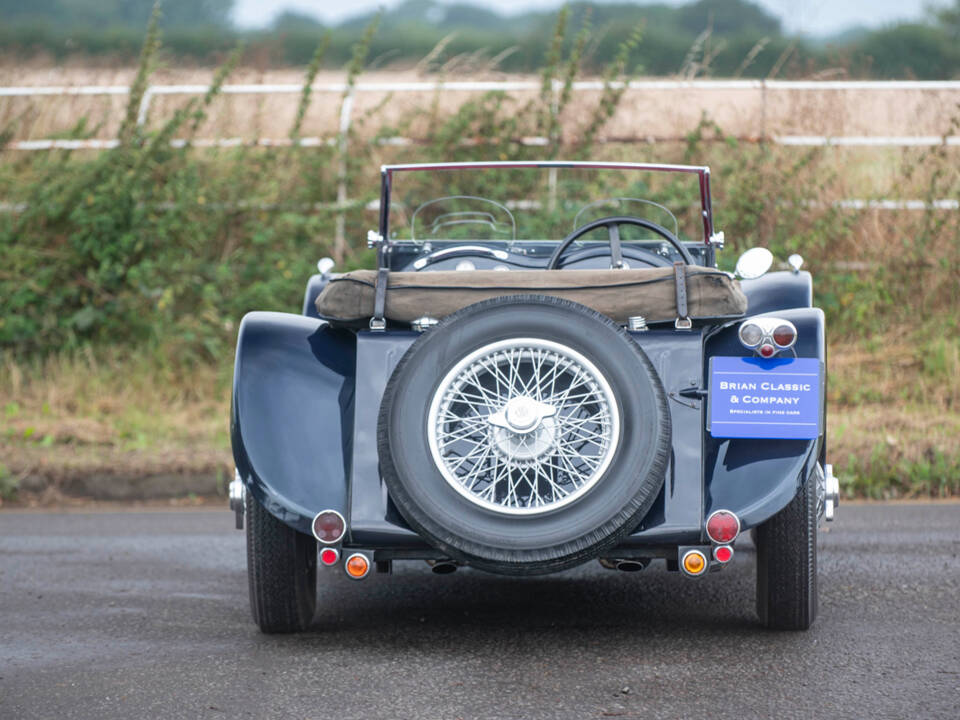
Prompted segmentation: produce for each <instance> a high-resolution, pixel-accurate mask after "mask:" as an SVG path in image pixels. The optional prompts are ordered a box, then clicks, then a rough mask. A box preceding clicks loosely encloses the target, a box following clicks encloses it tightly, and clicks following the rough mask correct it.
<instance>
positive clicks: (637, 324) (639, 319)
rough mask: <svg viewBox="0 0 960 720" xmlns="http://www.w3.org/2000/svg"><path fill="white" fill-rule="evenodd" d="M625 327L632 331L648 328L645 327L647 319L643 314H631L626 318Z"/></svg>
mask: <svg viewBox="0 0 960 720" xmlns="http://www.w3.org/2000/svg"><path fill="white" fill-rule="evenodd" d="M627 329H628V330H632V331H633V332H642V331H644V330H649V328H648V327H647V319H646V318H645V317H644V316H643V315H631V316H630V317H628V318H627Z"/></svg>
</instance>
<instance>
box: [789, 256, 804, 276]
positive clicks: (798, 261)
mask: <svg viewBox="0 0 960 720" xmlns="http://www.w3.org/2000/svg"><path fill="white" fill-rule="evenodd" d="M787 265H789V266H790V267H792V268H793V272H794V274H796V273H798V272H800V268H802V267H803V258H802V257H800V256H799V255H797V253H794V254H793V255H791V256H790V257H788V258H787Z"/></svg>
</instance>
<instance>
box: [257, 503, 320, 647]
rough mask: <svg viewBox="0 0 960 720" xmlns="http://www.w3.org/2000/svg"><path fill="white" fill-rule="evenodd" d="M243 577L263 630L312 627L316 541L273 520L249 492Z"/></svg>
mask: <svg viewBox="0 0 960 720" xmlns="http://www.w3.org/2000/svg"><path fill="white" fill-rule="evenodd" d="M246 515H247V518H246V519H247V578H248V580H249V584H250V609H251V610H252V611H253V620H254V622H256V623H257V625H259V626H260V630H262V631H263V632H265V633H291V632H300V631H302V630H306V629H307V628H308V627H310V624H311V623H312V622H313V615H314V612H315V610H316V607H317V541H316V540H314V539H313V538H312V537H311V536H309V535H304V534H303V533H301V532H297V531H296V530H294V529H293V528H291V527H290V526H289V525H286V524H284V523H282V522H280V521H279V520H277V519H276V518H275V517H274V516H273V515H271V514H270V513H269V512H268V511H267V510H266V508H264V507H263V505H261V504H260V503H259V502H257V501H256V500H255V499H254V498H253V496H252V495H251V494H250V492H247V500H246Z"/></svg>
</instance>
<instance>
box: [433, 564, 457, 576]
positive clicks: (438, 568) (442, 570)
mask: <svg viewBox="0 0 960 720" xmlns="http://www.w3.org/2000/svg"><path fill="white" fill-rule="evenodd" d="M427 564H428V565H429V566H430V569H431V570H432V571H433V572H434V573H436V574H437V575H449V574H450V573H454V572H456V571H457V564H456V563H455V562H453V561H452V560H427Z"/></svg>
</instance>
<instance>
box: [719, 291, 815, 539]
mask: <svg viewBox="0 0 960 720" xmlns="http://www.w3.org/2000/svg"><path fill="white" fill-rule="evenodd" d="M766 314H768V315H775V316H776V317H778V318H783V319H784V320H789V321H790V322H792V323H793V324H794V325H795V326H796V328H797V342H796V345H795V346H794V351H795V352H796V356H797V357H805V358H819V359H820V360H821V362H823V363H824V372H825V365H826V337H825V325H824V316H823V311H822V310H820V309H819V308H793V309H790V310H778V311H776V312H771V313H766ZM739 327H740V323H739V322H736V323H732V324H730V325H728V326H727V327H725V328H724V329H723V330H721V331H720V332H718V333H716V334H714V335H713V336H712V337H711V338H710V339H709V340H708V341H707V347H706V350H707V352H706V358H707V363H709V358H710V357H712V356H734V357H751V356H752V355H753V353H752V352H750V351H748V350H747V349H746V348H744V347H743V345H742V344H741V343H740V340H739V338H738V337H737V330H738V329H739ZM708 368H709V364H707V366H706V367H705V368H704V374H705V377H707V378H708V379H709V374H708ZM824 387H825V383H824V384H823V385H822V386H821V392H822V393H823V392H824V390H823V388H824ZM820 412H821V428H823V431H822V432H821V435H820V436H819V437H818V438H816V439H815V440H750V439H723V438H714V437H712V436H711V435H710V434H709V433H706V434H705V435H704V480H705V487H706V515H707V516H709V514H710V513H711V512H713V511H714V510H718V509H727V510H731V511H733V512H735V513H736V514H737V516H738V517H739V518H740V520H741V523H742V524H743V527H744V528H745V529H746V528H750V527H753V526H755V525H759V524H760V523H762V522H763V521H764V520H766V519H767V518H769V517H771V516H773V515H775V514H776V513H778V512H779V511H780V510H782V509H783V508H784V507H786V506H787V504H788V503H789V502H790V501H791V500H792V499H793V497H794V496H795V495H796V494H797V491H798V489H799V488H800V487H801V486H802V485H803V483H804V482H805V480H806V479H807V478H808V477H810V475H811V474H812V473H813V471H814V468H815V467H816V463H817V460H818V459H819V458H820V457H821V455H822V451H823V446H824V434H825V429H826V397H825V393H824V394H822V395H821V398H820Z"/></svg>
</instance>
